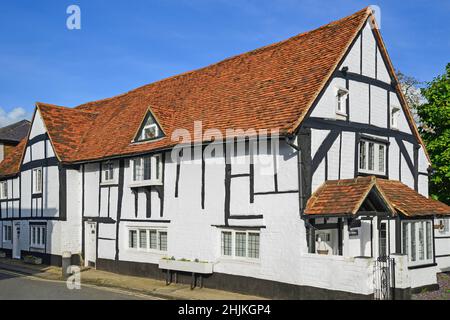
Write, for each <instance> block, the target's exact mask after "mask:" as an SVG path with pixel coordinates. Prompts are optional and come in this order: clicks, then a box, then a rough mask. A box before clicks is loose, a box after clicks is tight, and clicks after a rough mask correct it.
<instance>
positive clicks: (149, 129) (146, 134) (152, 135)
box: [135, 111, 164, 142]
mask: <svg viewBox="0 0 450 320" xmlns="http://www.w3.org/2000/svg"><path fill="white" fill-rule="evenodd" d="M163 135H164V134H163V132H162V130H161V128H160V126H159V124H158V123H157V122H156V120H155V118H154V117H153V115H152V113H151V112H150V111H149V112H148V113H147V115H146V117H145V119H144V121H143V123H142V125H141V128H140V129H139V132H138V134H137V136H136V139H135V142H141V141H149V140H154V139H158V138H161V137H162V136H163Z"/></svg>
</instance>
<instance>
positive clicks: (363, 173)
mask: <svg viewBox="0 0 450 320" xmlns="http://www.w3.org/2000/svg"><path fill="white" fill-rule="evenodd" d="M358 175H361V176H377V177H381V178H387V175H386V173H385V172H377V171H366V170H364V171H362V170H361V169H359V171H358Z"/></svg>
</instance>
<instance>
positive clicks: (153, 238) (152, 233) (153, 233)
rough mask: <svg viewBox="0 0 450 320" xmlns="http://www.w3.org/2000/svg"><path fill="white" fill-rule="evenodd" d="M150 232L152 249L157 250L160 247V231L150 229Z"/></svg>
mask: <svg viewBox="0 0 450 320" xmlns="http://www.w3.org/2000/svg"><path fill="white" fill-rule="evenodd" d="M149 232H150V237H149V239H150V249H154V250H156V249H158V242H157V239H158V233H157V231H156V230H150V231H149Z"/></svg>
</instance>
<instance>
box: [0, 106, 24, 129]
mask: <svg viewBox="0 0 450 320" xmlns="http://www.w3.org/2000/svg"><path fill="white" fill-rule="evenodd" d="M29 118H30V115H29V114H28V112H27V111H26V110H25V109H24V108H20V107H18V108H14V109H12V110H8V111H7V110H5V109H3V108H1V107H0V128H1V127H5V126H7V125H10V124H12V123H15V122H18V121H20V120H23V119H29Z"/></svg>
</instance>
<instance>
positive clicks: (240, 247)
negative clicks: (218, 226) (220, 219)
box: [220, 230, 260, 259]
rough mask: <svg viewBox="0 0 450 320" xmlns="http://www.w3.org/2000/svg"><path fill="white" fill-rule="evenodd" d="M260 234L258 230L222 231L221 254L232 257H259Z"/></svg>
mask: <svg viewBox="0 0 450 320" xmlns="http://www.w3.org/2000/svg"><path fill="white" fill-rule="evenodd" d="M259 246H260V234H259V232H256V231H235V230H227V231H222V232H221V246H220V247H221V255H222V256H223V257H231V258H236V259H239V258H249V259H259Z"/></svg>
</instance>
